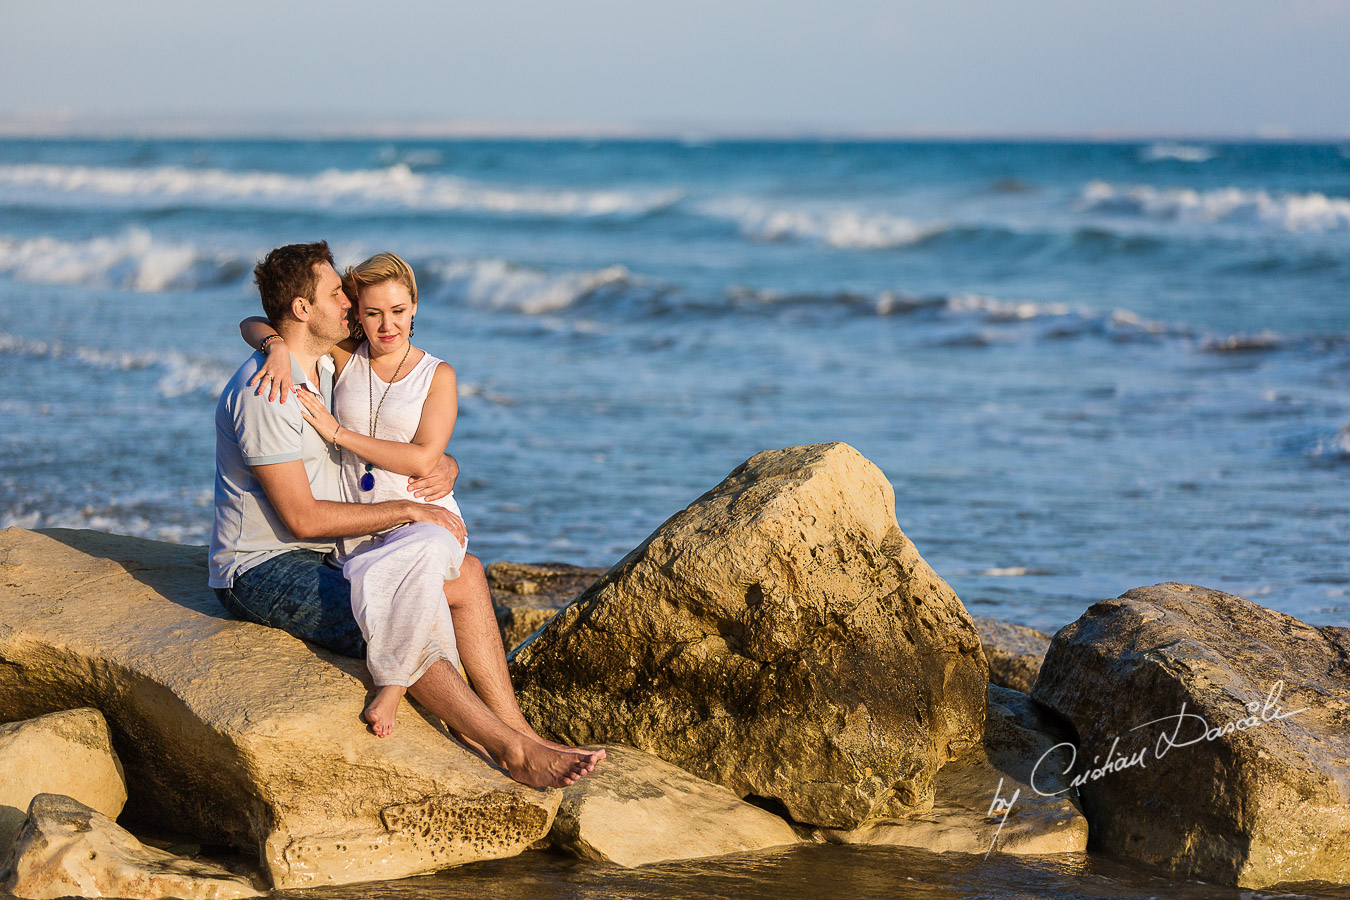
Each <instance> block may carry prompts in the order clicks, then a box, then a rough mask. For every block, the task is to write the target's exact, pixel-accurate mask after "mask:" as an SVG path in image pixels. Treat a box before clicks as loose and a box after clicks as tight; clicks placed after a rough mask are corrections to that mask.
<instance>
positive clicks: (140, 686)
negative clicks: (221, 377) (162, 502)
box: [0, 528, 560, 888]
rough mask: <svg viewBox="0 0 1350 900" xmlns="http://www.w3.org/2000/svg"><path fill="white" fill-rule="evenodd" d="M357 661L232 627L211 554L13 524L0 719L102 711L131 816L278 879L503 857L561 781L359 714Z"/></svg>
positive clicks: (364, 875) (361, 697) (409, 869)
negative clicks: (547, 782)
mask: <svg viewBox="0 0 1350 900" xmlns="http://www.w3.org/2000/svg"><path fill="white" fill-rule="evenodd" d="M368 685H369V681H368V676H367V675H366V672H365V665H364V663H363V662H362V661H361V660H351V659H342V658H340V657H336V656H333V655H331V654H329V653H326V652H325V651H322V650H319V649H317V648H315V647H313V646H310V645H308V644H305V643H303V642H301V641H299V640H296V639H295V638H293V637H291V636H289V635H287V634H285V633H283V632H281V631H278V630H276V629H273V628H265V627H262V626H258V625H253V624H250V623H247V622H239V621H234V620H232V619H229V618H228V617H227V616H226V615H225V612H224V610H222V609H221V608H220V606H219V605H218V604H217V602H216V599H215V596H214V594H212V593H211V591H210V590H209V589H208V588H207V587H206V552H205V549H204V548H202V547H184V546H178V545H170V544H161V543H157V542H154V541H146V540H140V539H137V538H129V537H121V536H117V535H106V534H99V533H97V532H90V531H67V530H57V529H54V530H51V531H44V532H42V533H35V532H29V531H24V530H22V529H18V528H10V529H6V530H4V531H0V719H21V718H28V717H32V716H36V715H40V714H42V713H46V712H51V711H52V710H57V709H68V708H71V707H76V706H93V707H96V708H98V709H100V710H102V711H103V713H104V715H105V716H107V718H108V722H109V724H110V725H111V727H112V730H113V741H114V744H115V745H116V747H117V752H118V755H119V756H120V757H121V759H122V762H123V764H124V765H125V766H126V771H127V778H128V782H129V785H130V794H131V800H130V801H129V803H128V814H134V816H135V817H136V818H137V819H140V820H149V821H151V822H153V823H156V824H158V825H160V826H162V827H164V828H165V829H167V830H171V831H176V832H182V833H187V834H194V835H197V836H199V837H200V838H202V839H205V840H208V841H211V842H217V843H228V844H233V845H235V846H237V847H241V848H245V849H251V850H253V851H256V852H257V853H258V854H259V855H260V857H261V860H262V863H263V865H264V867H265V868H266V870H267V871H268V873H269V874H270V876H271V878H272V881H273V884H274V886H275V887H278V888H290V887H299V886H306V885H316V884H326V883H343V882H352V881H370V880H375V879H384V878H398V877H403V876H406V875H412V874H415V873H419V872H428V871H432V870H435V869H439V868H443V867H446V866H451V865H456V864H459V863H464V862H469V861H472V860H479V859H491V858H498V857H503V856H510V855H513V854H515V853H518V852H520V851H521V850H523V849H524V848H526V847H528V846H529V845H530V844H531V843H533V842H534V841H536V840H537V839H539V838H541V837H542V836H544V835H545V834H546V833H547V832H548V828H549V826H550V824H551V823H552V821H553V814H554V812H555V811H556V809H557V804H558V802H559V800H560V794H559V793H558V792H557V791H550V792H544V791H536V790H532V789H530V788H526V787H524V786H522V785H519V784H516V783H515V782H513V781H511V780H510V779H509V778H507V777H506V776H505V775H504V774H502V773H500V772H498V771H497V770H495V769H492V768H490V767H488V766H487V765H485V764H484V763H483V762H481V761H480V760H479V758H478V757H476V756H474V755H473V754H471V753H470V752H469V751H467V750H464V749H462V748H461V747H460V746H459V745H457V744H455V743H454V742H452V741H451V740H450V739H449V738H448V737H447V736H446V735H445V733H443V732H442V731H440V730H438V728H437V727H435V726H434V725H433V724H432V723H431V722H429V721H427V720H425V719H423V718H422V717H421V716H419V715H418V714H417V712H416V711H415V710H414V709H413V708H410V707H407V706H405V707H404V708H403V710H402V712H401V714H400V716H399V728H398V730H397V731H396V732H395V733H394V736H393V737H391V738H388V739H383V740H381V739H379V738H377V737H375V736H374V735H373V734H371V733H370V732H369V731H368V730H367V729H366V728H365V726H364V725H363V724H362V723H361V721H360V720H359V718H358V717H359V715H360V712H361V710H362V707H363V705H364V703H365V702H366V699H367V696H368V691H369V687H368Z"/></svg>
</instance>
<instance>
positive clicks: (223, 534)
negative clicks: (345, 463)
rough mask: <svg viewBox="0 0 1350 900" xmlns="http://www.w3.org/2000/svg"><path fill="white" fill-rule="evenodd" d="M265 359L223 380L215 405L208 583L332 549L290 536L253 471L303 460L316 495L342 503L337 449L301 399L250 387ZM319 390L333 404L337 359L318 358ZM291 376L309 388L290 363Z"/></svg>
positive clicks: (257, 356) (257, 357)
mask: <svg viewBox="0 0 1350 900" xmlns="http://www.w3.org/2000/svg"><path fill="white" fill-rule="evenodd" d="M264 362H265V360H264V357H263V355H262V354H261V353H254V354H253V355H252V356H250V357H249V358H248V360H247V361H246V362H245V363H244V364H243V365H242V366H240V367H239V371H237V372H235V373H234V377H233V378H231V379H230V381H229V383H228V384H226V385H225V390H224V391H222V392H221V394H220V401H219V402H218V403H217V404H216V484H215V523H214V526H213V527H212V529H211V551H210V554H211V560H210V568H211V587H213V588H225V587H229V586H231V585H232V584H234V578H235V576H236V575H238V574H239V573H240V572H243V571H246V570H248V569H251V568H253V567H254V566H256V565H258V564H259V563H262V562H265V561H266V560H268V559H271V558H272V557H274V556H278V555H280V554H282V553H287V552H289V551H291V550H318V551H320V552H325V553H326V552H328V551H331V550H332V549H333V542H332V541H302V540H299V539H297V538H296V537H295V536H294V535H293V534H291V532H290V529H288V528H287V527H286V525H285V523H283V522H282V521H281V517H280V516H278V515H277V512H276V510H275V509H273V507H272V503H271V501H269V500H268V499H267V494H266V493H265V492H264V491H263V489H262V484H261V483H260V482H259V481H258V479H257V477H256V476H254V474H253V468H252V467H253V466H266V465H271V464H273V463H283V462H291V461H293V460H297V459H300V460H304V463H305V474H306V475H307V476H309V487H310V490H311V491H312V492H313V493H314V499H316V500H341V499H342V495H341V486H340V482H339V475H340V471H341V464H340V457H339V453H338V451H337V450H336V449H335V448H333V447H330V446H329V445H328V443H327V442H326V441H325V440H324V439H323V437H322V436H321V435H319V433H318V432H316V431H315V430H314V429H313V428H312V427H311V426H310V425H309V423H308V422H306V421H305V420H304V418H303V417H302V416H301V415H300V409H301V406H300V401H299V400H297V399H296V398H295V397H290V398H288V399H287V401H286V402H285V403H281V402H279V401H269V400H268V399H267V394H266V392H264V393H263V394H262V395H261V396H259V395H257V394H255V393H254V388H251V387H249V386H248V380H249V379H250V378H252V377H253V375H254V374H255V373H256V372H257V371H258V370H259V369H260V368H262V366H263V363H264ZM318 369H319V386H318V394H319V396H320V397H322V398H323V403H324V406H326V407H328V408H329V409H331V408H332V405H333V358H332V357H331V356H327V355H325V356H323V357H321V358H320V359H319V365H318ZM291 379H292V380H293V381H294V382H295V384H296V386H297V387H305V388H311V389H312V386H311V385H310V383H309V381H308V379H307V378H306V377H305V374H304V372H302V371H301V370H300V367H299V366H298V365H297V364H296V362H295V360H294V359H292V360H291Z"/></svg>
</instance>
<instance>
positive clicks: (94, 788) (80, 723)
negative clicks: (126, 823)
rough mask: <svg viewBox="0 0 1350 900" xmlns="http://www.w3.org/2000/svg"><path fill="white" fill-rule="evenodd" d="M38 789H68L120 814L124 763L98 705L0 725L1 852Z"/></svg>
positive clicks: (56, 791)
mask: <svg viewBox="0 0 1350 900" xmlns="http://www.w3.org/2000/svg"><path fill="white" fill-rule="evenodd" d="M38 794H65V795H66V796H69V797H74V798H75V799H76V800H79V801H80V802H81V803H84V804H85V805H87V806H92V807H93V808H94V809H96V810H98V811H99V812H101V813H103V814H104V815H105V816H107V817H108V818H110V819H115V818H117V816H118V814H119V813H121V812H122V807H123V805H125V804H126V802H127V785H126V781H125V780H124V777H123V775H122V763H121V762H120V761H119V760H118V758H117V753H116V752H114V751H113V746H112V736H111V735H110V734H109V733H108V723H107V722H106V721H104V718H103V714H102V713H100V712H99V711H98V710H96V709H69V710H63V711H61V712H54V713H49V714H47V715H45V716H38V717H37V718H36V719H28V720H26V721H23V722H11V723H10V724H8V725H0V855H3V854H4V851H5V850H6V849H8V848H9V845H10V844H11V843H12V842H13V841H14V837H15V836H16V835H17V834H18V833H19V828H20V827H22V826H23V822H24V819H26V818H27V817H28V804H29V803H30V802H32V800H33V798H34V797H36V796H37V795H38Z"/></svg>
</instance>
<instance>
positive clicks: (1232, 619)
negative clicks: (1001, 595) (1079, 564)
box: [1032, 583, 1350, 887]
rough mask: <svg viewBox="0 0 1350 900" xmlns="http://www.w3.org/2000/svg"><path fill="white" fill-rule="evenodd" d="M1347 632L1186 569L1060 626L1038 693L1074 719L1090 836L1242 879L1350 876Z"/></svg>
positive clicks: (1211, 875)
mask: <svg viewBox="0 0 1350 900" xmlns="http://www.w3.org/2000/svg"><path fill="white" fill-rule="evenodd" d="M1348 637H1350V632H1348V631H1347V630H1346V629H1343V628H1316V627H1314V626H1311V625H1307V624H1305V623H1303V622H1300V621H1299V620H1297V619H1294V618H1292V617H1290V616H1287V615H1284V614H1282V613H1278V612H1274V611H1272V610H1269V609H1266V608H1264V607H1261V606H1259V605H1257V604H1255V603H1252V602H1250V601H1248V600H1244V599H1242V598H1241V597H1236V596H1233V595H1230V594H1225V593H1221V592H1219V591H1214V590H1209V589H1206V588H1203V587H1197V586H1195V585H1187V584H1175V583H1168V584H1159V585H1154V586H1152V587H1144V588H1137V589H1135V590H1132V591H1129V592H1128V593H1126V594H1124V595H1122V596H1121V597H1118V598H1115V599H1113V600H1104V601H1102V602H1100V603H1097V604H1095V605H1093V606H1092V607H1091V608H1090V609H1088V610H1087V612H1086V613H1084V614H1083V615H1082V616H1081V617H1080V618H1079V619H1078V620H1077V621H1076V622H1074V623H1072V624H1070V625H1068V626H1066V627H1065V628H1063V629H1061V630H1060V631H1059V632H1058V633H1057V634H1056V635H1055V638H1054V641H1053V643H1052V644H1051V647H1050V652H1049V653H1048V654H1047V655H1046V658H1045V663H1044V665H1043V666H1042V668H1041V673H1040V678H1039V680H1038V681H1037V682H1036V686H1035V689H1034V691H1033V694H1032V696H1033V697H1034V698H1035V699H1036V700H1037V701H1039V702H1041V703H1043V704H1045V705H1046V706H1048V707H1049V708H1051V709H1053V710H1054V711H1056V712H1057V713H1059V714H1060V715H1062V716H1064V717H1065V718H1066V719H1068V720H1069V721H1070V722H1072V724H1073V727H1074V728H1075V729H1077V732H1078V737H1079V755H1078V764H1077V765H1076V766H1075V769H1074V774H1075V775H1077V776H1079V777H1084V778H1085V779H1086V780H1085V783H1084V784H1083V785H1082V789H1081V797H1082V802H1083V807H1084V810H1085V812H1086V814H1087V817H1088V820H1089V822H1090V824H1091V828H1092V845H1093V848H1094V849H1097V848H1100V849H1104V850H1109V851H1111V852H1114V853H1120V854H1123V855H1125V856H1130V857H1133V858H1135V859H1140V860H1143V861H1145V862H1148V863H1152V864H1155V865H1158V866H1162V867H1164V868H1166V869H1168V870H1170V871H1171V872H1173V873H1175V874H1177V875H1180V876H1183V877H1186V878H1199V879H1203V880H1206V881H1211V882H1219V883H1223V884H1235V885H1240V886H1244V887H1263V886H1267V885H1273V884H1278V883H1281V882H1300V881H1315V880H1323V881H1331V882H1339V883H1347V882H1350V640H1347V638H1348Z"/></svg>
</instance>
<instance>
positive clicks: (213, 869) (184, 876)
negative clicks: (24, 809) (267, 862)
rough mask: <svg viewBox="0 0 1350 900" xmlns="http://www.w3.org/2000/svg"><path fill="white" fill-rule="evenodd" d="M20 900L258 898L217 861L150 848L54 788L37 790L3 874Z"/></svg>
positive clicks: (257, 893)
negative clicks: (46, 791) (75, 899)
mask: <svg viewBox="0 0 1350 900" xmlns="http://www.w3.org/2000/svg"><path fill="white" fill-rule="evenodd" d="M0 884H3V886H4V889H5V890H6V891H8V892H9V893H11V894H13V895H14V896H16V897H22V898H24V900H54V898H57V897H121V898H125V900H161V898H169V897H173V898H179V900H234V898H240V897H260V896H262V893H261V892H260V891H259V890H258V889H257V888H255V887H254V886H253V883H252V882H251V881H249V879H248V878H246V877H244V876H242V875H235V874H234V873H232V872H230V871H228V870H227V869H224V868H222V867H221V866H217V865H215V864H214V863H209V862H205V861H202V860H190V859H183V858H181V857H178V856H174V855H173V854H171V853H166V852H164V851H163V850H156V849H155V848H154V847H147V846H145V845H144V844H142V843H141V842H140V841H138V840H136V838H135V837H134V836H132V835H131V834H130V833H128V832H127V831H125V830H123V829H122V828H119V827H118V826H117V824H116V823H115V822H113V820H112V819H110V818H108V817H107V816H105V815H103V813H101V812H99V811H97V810H94V809H90V808H89V807H87V806H85V805H84V804H83V803H80V802H79V801H78V800H72V799H71V798H69V797H63V796H60V795H58V794H38V795H37V796H36V797H34V798H33V802H32V804H31V805H30V807H29V810H28V818H27V820H26V821H25V822H24V826H23V830H22V831H21V832H20V833H19V837H18V840H17V841H16V842H15V844H14V848H13V850H12V851H11V852H10V856H9V858H8V859H7V860H6V861H5V866H4V870H3V872H0Z"/></svg>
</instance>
